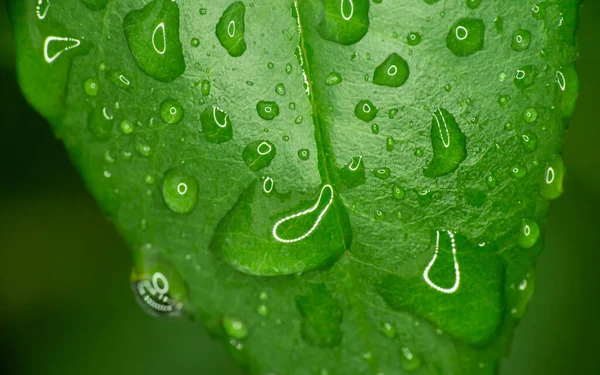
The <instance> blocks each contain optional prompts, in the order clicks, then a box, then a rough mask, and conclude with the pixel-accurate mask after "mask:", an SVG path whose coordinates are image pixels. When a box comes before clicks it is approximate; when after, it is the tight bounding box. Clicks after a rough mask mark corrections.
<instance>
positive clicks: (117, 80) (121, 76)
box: [106, 71, 133, 92]
mask: <svg viewBox="0 0 600 375" xmlns="http://www.w3.org/2000/svg"><path fill="white" fill-rule="evenodd" d="M106 78H107V79H108V81H109V82H110V83H112V84H113V85H115V86H117V87H118V88H120V89H122V90H125V91H127V92H131V89H132V88H133V85H132V84H131V80H130V79H129V78H127V76H126V75H125V72H123V71H111V72H109V73H108V74H107V75H106Z"/></svg>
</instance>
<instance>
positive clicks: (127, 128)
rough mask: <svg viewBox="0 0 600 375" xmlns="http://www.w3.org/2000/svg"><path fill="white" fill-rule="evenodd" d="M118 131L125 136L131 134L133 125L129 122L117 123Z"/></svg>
mask: <svg viewBox="0 0 600 375" xmlns="http://www.w3.org/2000/svg"><path fill="white" fill-rule="evenodd" d="M119 129H120V130H121V133H123V134H125V135H127V134H131V133H132V132H133V123H132V122H131V121H129V120H121V122H120V123H119Z"/></svg>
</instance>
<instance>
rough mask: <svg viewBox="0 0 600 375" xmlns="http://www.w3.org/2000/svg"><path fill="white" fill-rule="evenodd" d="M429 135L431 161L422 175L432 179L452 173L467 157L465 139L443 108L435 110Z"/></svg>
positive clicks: (453, 119)
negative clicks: (431, 152)
mask: <svg viewBox="0 0 600 375" xmlns="http://www.w3.org/2000/svg"><path fill="white" fill-rule="evenodd" d="M430 135H431V145H432V147H433V159H432V160H431V161H430V162H429V164H428V165H427V168H425V169H423V175H424V176H425V177H431V178H434V177H440V176H444V175H446V174H448V173H451V172H454V171H455V170H456V169H457V168H458V167H459V166H460V164H461V163H462V162H463V161H464V160H465V159H466V157H467V144H466V138H465V135H464V134H463V133H462V131H461V130H460V128H459V127H458V123H457V122H456V119H455V118H454V116H452V115H451V114H450V113H449V112H448V111H447V110H445V109H444V108H440V109H438V110H436V111H435V112H434V113H433V119H432V121H431V132H430Z"/></svg>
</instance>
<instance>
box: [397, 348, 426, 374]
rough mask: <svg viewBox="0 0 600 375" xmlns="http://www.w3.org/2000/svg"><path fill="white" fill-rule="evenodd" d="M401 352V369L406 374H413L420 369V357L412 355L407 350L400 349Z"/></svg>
mask: <svg viewBox="0 0 600 375" xmlns="http://www.w3.org/2000/svg"><path fill="white" fill-rule="evenodd" d="M400 351H401V355H402V356H401V361H402V367H403V368H404V370H406V371H407V372H413V371H416V370H418V369H419V368H420V367H421V364H422V360H421V357H420V356H418V355H416V354H414V353H413V352H412V351H411V350H410V349H409V348H407V347H405V346H404V347H402V349H401V350H400Z"/></svg>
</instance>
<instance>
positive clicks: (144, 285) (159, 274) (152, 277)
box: [131, 245, 188, 318]
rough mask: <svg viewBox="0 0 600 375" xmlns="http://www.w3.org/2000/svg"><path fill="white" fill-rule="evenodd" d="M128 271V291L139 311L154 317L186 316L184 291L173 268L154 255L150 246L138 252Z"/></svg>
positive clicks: (184, 287)
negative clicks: (132, 267) (140, 309)
mask: <svg viewBox="0 0 600 375" xmlns="http://www.w3.org/2000/svg"><path fill="white" fill-rule="evenodd" d="M138 251H139V252H138V253H137V256H135V257H134V259H135V263H136V264H135V267H134V269H133V271H132V276H131V280H132V288H133V290H134V292H135V294H136V297H137V300H138V302H139V304H140V306H142V308H143V309H144V310H145V311H146V312H148V313H149V314H151V315H154V316H167V317H171V318H177V317H183V316H186V315H187V313H186V312H185V304H186V303H187V300H188V298H187V295H188V293H187V287H186V286H185V283H184V282H183V279H182V278H181V276H179V274H178V273H177V271H176V270H175V268H174V267H173V266H172V265H171V264H170V263H168V262H167V261H165V260H163V259H162V258H160V257H156V256H154V254H146V253H148V252H151V251H152V247H151V246H148V245H147V246H143V247H142V249H141V250H138Z"/></svg>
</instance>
